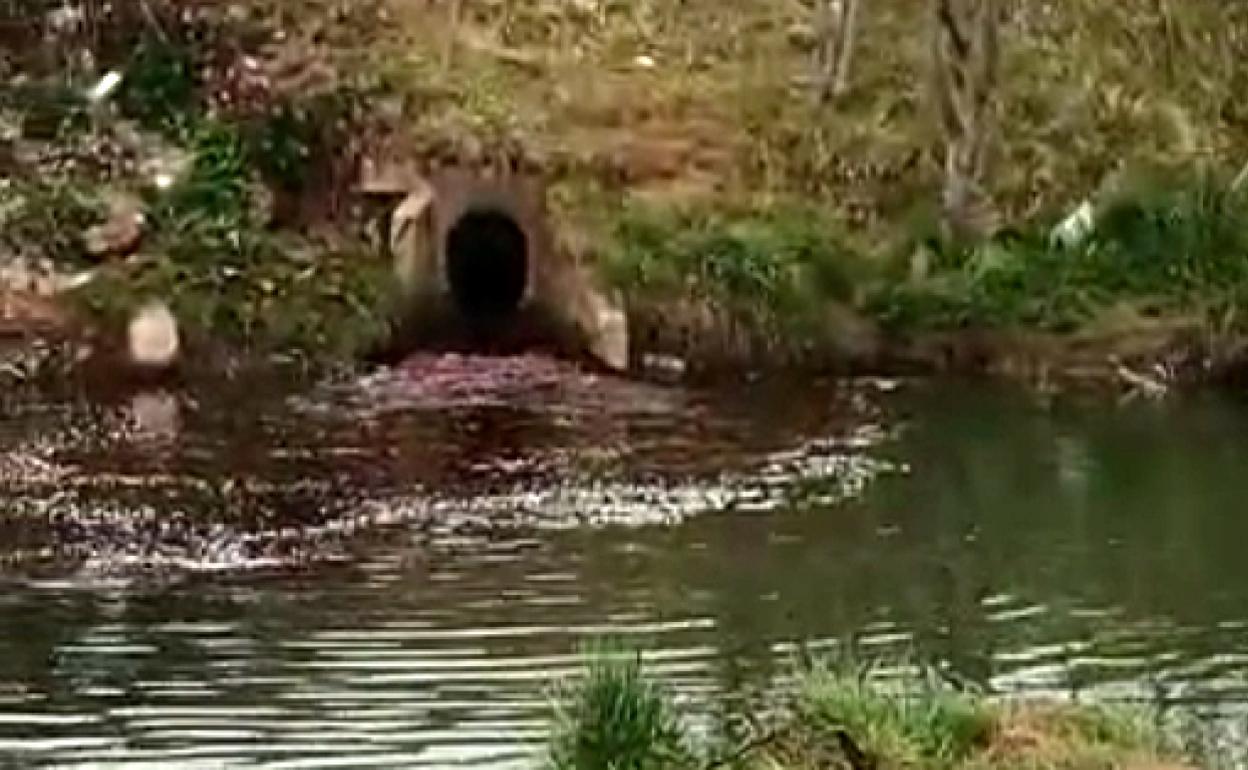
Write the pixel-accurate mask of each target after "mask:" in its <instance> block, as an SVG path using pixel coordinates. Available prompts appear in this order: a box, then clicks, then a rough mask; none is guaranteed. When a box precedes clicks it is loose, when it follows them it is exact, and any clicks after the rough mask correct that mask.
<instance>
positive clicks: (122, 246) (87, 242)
mask: <svg viewBox="0 0 1248 770" xmlns="http://www.w3.org/2000/svg"><path fill="white" fill-rule="evenodd" d="M146 224H147V220H146V217H145V216H144V214H143V207H142V203H140V202H139V201H138V200H136V199H134V198H131V197H130V196H124V195H123V196H115V197H114V198H113V199H112V200H111V201H109V213H108V219H107V220H106V221H104V222H103V223H101V224H98V225H94V226H92V227H89V228H87V231H86V232H85V233H83V237H82V240H83V246H84V247H85V248H86V250H87V253H88V254H90V255H91V256H93V257H95V258H96V259H111V258H116V257H128V256H130V255H131V254H133V253H134V251H135V250H136V249H137V248H138V247H139V243H140V242H141V241H142V240H143V230H144V226H145V225H146Z"/></svg>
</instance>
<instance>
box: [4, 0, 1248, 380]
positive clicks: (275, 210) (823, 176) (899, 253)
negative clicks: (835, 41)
mask: <svg viewBox="0 0 1248 770" xmlns="http://www.w3.org/2000/svg"><path fill="white" fill-rule="evenodd" d="M963 1H964V0H959V2H963ZM976 1H977V2H986V0H976ZM87 5H89V6H91V7H92V8H94V4H93V3H88V4H87ZM860 5H861V7H860V9H859V12H858V16H857V18H858V23H857V26H856V27H855V34H854V35H852V36H850V37H851V38H852V43H853V46H854V49H853V56H852V57H851V59H850V60H849V61H850V62H851V63H850V66H849V67H848V69H847V70H846V72H845V76H844V87H843V88H837V89H835V91H836V93H835V94H832V95H831V97H832V98H822V97H826V96H829V94H828V93H827V92H826V90H825V89H824V88H823V82H824V81H823V79H822V78H823V73H822V72H821V71H820V65H819V59H820V56H821V55H822V54H821V53H820V52H821V51H824V50H826V47H825V46H823V41H822V40H821V35H823V34H825V31H824V30H823V28H822V27H821V26H820V25H821V22H820V19H821V18H822V17H821V16H820V7H821V6H822V3H821V2H813V1H811V2H793V3H787V4H776V3H772V2H766V1H765V0H741V1H740V2H734V3H723V2H719V0H686V2H682V3H679V4H675V3H668V2H659V1H658V0H628V1H627V2H615V1H609V0H585V1H584V2H581V1H578V2H555V0H543V1H542V2H535V3H513V2H503V1H502V0H453V1H451V2H446V3H393V4H392V3H387V2H385V0H373V1H372V2H368V3H344V2H339V1H338V0H268V1H267V2H264V3H251V4H246V5H236V6H228V5H227V6H221V5H219V4H209V3H192V4H189V5H187V4H173V3H163V2H146V3H137V2H136V3H118V4H114V5H113V6H109V7H108V9H107V10H105V11H104V12H102V13H93V14H87V15H86V16H84V17H82V18H80V19H79V20H78V21H76V22H73V23H71V24H70V26H69V27H68V28H67V29H69V30H70V32H72V34H70V33H68V32H67V33H66V34H63V35H60V36H59V37H57V44H56V45H55V46H51V47H49V46H45V45H43V44H42V38H41V37H39V36H37V35H35V36H31V35H29V34H27V36H26V37H25V38H23V37H22V35H21V34H19V33H17V32H13V31H7V32H6V33H5V34H6V38H13V39H6V40H5V44H6V50H9V51H10V52H11V53H10V55H8V56H7V57H6V59H5V63H4V66H5V67H6V69H7V70H9V71H10V72H12V73H16V77H13V78H9V81H10V82H9V85H8V86H7V87H6V88H5V89H4V94H3V99H2V100H0V115H2V117H3V118H4V122H5V126H6V128H5V131H6V136H9V137H10V140H8V143H7V144H6V145H5V147H6V148H8V149H7V150H6V152H7V156H6V157H7V160H6V161H5V162H6V163H7V164H8V165H10V166H11V167H12V168H13V171H14V173H13V174H12V175H11V176H12V181H11V183H10V184H9V185H8V187H7V188H6V190H5V191H4V198H5V200H6V205H5V206H4V207H2V211H0V215H2V216H3V217H4V221H5V223H6V227H5V239H6V242H5V246H6V247H7V249H6V250H7V251H10V252H21V253H23V254H33V255H35V256H39V257H48V258H51V259H52V260H53V261H57V262H63V263H67V264H69V265H71V266H73V267H75V268H81V267H85V266H88V264H89V263H88V262H87V260H86V259H85V258H84V255H83V253H82V247H81V243H80V242H78V240H77V237H76V233H78V232H79V231H80V230H81V229H82V227H83V226H84V225H85V224H86V223H88V222H90V221H98V220H99V218H101V217H102V216H104V215H105V212H106V210H107V208H108V205H107V199H108V197H109V194H110V193H111V192H112V191H113V188H115V187H118V186H120V187H123V188H125V189H126V191H127V192H136V190H134V189H133V188H135V187H136V186H137V187H140V188H142V189H139V190H137V192H139V193H141V195H142V197H143V200H144V202H145V207H146V213H147V214H148V217H149V228H150V231H149V233H148V235H147V237H145V238H144V243H143V248H142V255H141V256H142V257H144V258H140V259H136V260H133V261H132V262H133V264H132V263H131V262H126V263H124V264H121V265H115V264H113V265H109V266H108V267H107V269H106V270H105V271H104V273H105V274H106V275H105V280H102V281H98V282H96V283H94V284H92V287H91V288H88V289H87V290H86V291H85V301H86V304H87V305H88V306H89V307H90V308H92V309H93V310H94V311H95V312H101V313H104V314H105V315H106V316H107V315H114V314H116V312H115V310H116V308H117V307H123V306H129V305H131V304H133V302H135V301H137V300H138V295H147V294H150V293H156V294H163V295H167V296H171V297H172V298H173V299H174V301H175V305H178V306H179V311H180V314H183V312H184V314H185V315H186V316H187V317H188V318H189V319H190V321H191V322H192V324H193V325H195V326H199V327H202V328H203V329H204V330H205V331H207V332H211V333H213V334H218V335H232V336H236V337H238V338H240V339H243V340H249V341H253V342H259V341H265V344H267V345H270V346H276V347H284V346H294V347H302V348H305V349H316V348H326V349H328V350H331V351H333V352H334V353H335V354H350V353H351V352H353V351H356V350H358V349H359V348H360V347H361V345H363V344H365V342H366V341H367V340H369V339H373V338H375V337H376V336H377V335H378V334H380V333H382V332H383V331H384V327H385V321H386V307H387V306H386V297H385V293H386V292H385V283H386V277H385V265H384V259H380V258H378V257H379V252H380V250H381V248H380V244H378V243H377V242H376V240H370V239H369V238H368V237H366V233H367V228H366V225H367V224H368V221H369V216H370V212H369V211H368V208H367V206H366V202H365V201H364V200H363V199H361V198H360V197H359V196H358V195H354V194H353V184H354V182H355V180H356V172H357V170H358V164H359V161H360V159H361V158H363V157H366V156H370V155H377V156H382V157H389V156H394V157H400V158H413V159H416V160H417V161H418V162H419V163H420V164H422V165H424V166H426V167H430V166H436V165H437V164H439V163H463V164H468V165H475V166H483V167H496V168H497V167H506V168H510V169H514V168H516V167H522V168H526V169H536V170H539V171H540V172H541V173H542V174H543V175H544V176H545V177H546V178H547V179H548V180H549V181H550V182H551V184H552V189H551V196H550V204H551V208H552V211H553V212H554V216H555V218H556V220H557V223H558V226H559V228H560V229H561V230H562V231H563V235H565V236H566V240H567V241H568V242H569V243H574V244H588V246H583V247H582V248H580V249H579V251H583V252H584V253H583V254H581V256H583V257H585V258H586V259H590V260H593V261H595V262H596V264H598V265H599V266H601V268H602V270H603V274H604V276H605V277H606V278H607V279H608V280H610V281H612V282H613V283H614V284H615V285H617V286H619V287H620V288H622V289H624V290H625V292H626V294H627V295H628V297H629V300H630V304H632V305H634V306H635V307H638V308H640V312H639V316H640V317H641V318H642V319H643V323H642V329H641V330H642V331H643V332H644V331H646V330H647V329H646V328H645V327H646V324H645V323H644V319H645V318H647V317H658V316H666V317H667V318H676V319H679V320H683V321H685V322H686V323H684V324H683V326H685V327H687V328H688V329H689V330H690V331H689V333H688V334H685V335H684V337H685V338H687V339H686V340H685V341H684V342H681V341H679V340H677V341H675V342H673V343H672V345H671V346H673V347H676V348H678V349H679V348H681V347H684V348H687V349H688V352H696V350H698V345H697V344H695V343H696V339H697V338H714V337H717V336H718V337H720V338H725V339H721V340H720V342H721V343H722V344H721V345H720V347H721V348H724V349H726V350H727V352H728V353H729V354H732V353H733V351H734V350H735V351H736V352H737V353H743V354H747V355H749V356H751V357H755V354H757V353H759V352H760V351H761V352H762V353H764V354H766V353H772V354H776V355H773V356H772V357H773V358H778V359H782V360H810V359H814V360H816V361H823V360H824V359H826V358H829V357H830V358H836V357H837V356H840V355H843V354H845V351H847V350H848V351H850V353H851V354H852V355H853V356H859V357H867V358H870V357H871V354H872V353H873V351H875V350H876V348H878V342H872V340H878V336H879V335H878V333H875V334H868V333H866V332H864V331H863V329H864V328H866V327H878V329H882V330H883V331H884V332H886V333H887V334H888V335H891V337H892V338H894V339H895V338H906V337H913V336H916V335H917V336H922V335H924V334H929V333H932V332H944V331H949V330H960V329H967V328H971V329H980V330H982V329H989V330H991V329H1003V330H1011V329H1023V330H1033V331H1042V332H1051V333H1069V332H1072V331H1084V330H1088V329H1095V328H1097V326H1098V324H1100V323H1101V322H1102V319H1103V318H1104V317H1105V316H1107V315H1108V316H1112V317H1114V318H1122V317H1126V316H1130V315H1134V316H1137V317H1139V318H1142V319H1150V318H1155V317H1182V318H1190V319H1192V320H1193V321H1194V322H1195V323H1198V324H1204V325H1207V327H1208V328H1209V330H1211V331H1213V332H1217V333H1223V332H1226V333H1230V334H1238V333H1241V332H1242V329H1241V325H1242V324H1241V321H1240V318H1241V317H1242V315H1243V314H1242V313H1241V312H1240V308H1241V306H1242V302H1243V299H1242V296H1243V294H1244V292H1243V289H1242V288H1241V287H1242V286H1243V279H1242V276H1241V274H1240V273H1241V271H1240V270H1239V268H1238V264H1239V263H1241V262H1243V261H1244V259H1243V258H1244V257H1245V256H1246V255H1245V253H1244V252H1245V247H1244V243H1243V239H1242V238H1241V237H1240V236H1239V235H1238V234H1239V233H1242V231H1243V229H1244V217H1245V213H1244V210H1245V209H1244V207H1245V203H1244V197H1245V196H1244V188H1245V186H1246V185H1245V184H1244V181H1243V180H1244V176H1245V175H1244V174H1242V173H1240V169H1243V168H1244V162H1245V161H1246V160H1248V107H1246V106H1245V105H1244V104H1243V103H1242V100H1240V99H1238V98H1237V95H1238V94H1239V93H1242V92H1243V90H1244V87H1245V86H1248V82H1245V77H1248V76H1246V75H1245V73H1244V71H1243V68H1242V67H1239V66H1237V62H1239V61H1242V60H1244V58H1245V57H1246V56H1248V14H1246V12H1245V11H1244V10H1243V9H1240V8H1238V7H1235V6H1234V4H1232V5H1229V6H1228V5H1227V4H1226V3H1222V2H1217V0H1193V1H1192V2H1185V3H1174V2H1161V3H1156V2H1151V1H1150V2H1145V1H1144V0H1133V1H1132V2H1127V3H1111V4H1106V3H1101V2H1096V1H1095V0H1074V2H1069V3H1062V4H1057V5H1055V4H1048V3H1038V4H1037V3H1027V4H1003V5H1002V6H1001V8H1002V9H1003V16H1002V19H1003V21H1002V26H1001V29H1000V43H1001V50H1002V57H1001V62H1000V76H999V83H998V85H997V86H996V88H995V90H994V91H993V92H992V94H991V97H992V103H993V111H992V114H991V118H992V123H993V125H994V126H995V127H996V128H995V135H994V137H993V138H994V141H993V142H992V143H991V148H992V152H991V153H990V154H989V156H988V158H987V164H986V171H985V175H984V179H983V184H984V192H985V195H986V197H987V199H988V200H989V201H990V203H991V209H992V211H991V214H992V217H991V223H992V226H991V227H990V228H989V231H988V232H987V233H986V234H985V237H982V238H976V239H974V240H971V241H969V242H964V241H957V240H953V239H951V238H949V237H948V236H947V235H946V234H945V232H944V231H943V230H942V229H941V228H940V227H939V226H938V224H939V222H940V219H941V211H940V200H941V185H942V178H943V174H944V166H945V164H944V154H945V151H946V148H945V146H944V144H943V141H942V138H941V137H942V132H941V128H940V126H941V120H940V117H939V112H938V109H937V107H938V106H939V104H940V103H941V102H940V100H939V99H937V98H935V95H934V94H933V90H934V88H936V86H935V85H934V81H933V60H932V39H933V38H932V35H933V25H934V23H935V21H934V19H935V14H934V13H933V7H934V4H933V3H932V2H928V1H927V0H869V1H864V2H861V3H860ZM145 8H146V9H148V11H150V12H145V11H144V9H145ZM4 13H5V14H7V16H6V18H5V21H6V24H5V25H4V28H5V30H17V29H19V28H23V27H22V23H24V22H35V21H38V22H40V24H44V23H45V22H46V23H51V22H49V21H48V20H49V19H54V18H57V17H55V13H56V8H54V7H53V4H50V3H45V2H42V1H41V0H24V1H23V2H19V3H13V4H10V5H9V6H6V9H5V11H4ZM71 21H72V20H71ZM58 23H60V22H58ZM66 23H68V22H66ZM40 24H33V23H32V24H27V25H26V26H27V27H29V28H30V29H36V28H38V27H39V26H40ZM83 51H88V52H90V56H89V57H84V56H83V55H82V53H83ZM84 59H85V61H84ZM110 69H114V70H117V71H118V72H120V73H121V74H122V76H123V80H122V87H121V88H120V89H119V91H118V92H117V94H116V95H115V97H114V98H112V99H111V100H109V102H108V104H107V105H106V106H107V109H105V110H103V115H102V114H101V110H100V108H99V106H98V105H93V104H92V103H90V102H89V101H88V100H86V99H85V98H84V94H86V93H87V92H88V91H89V89H90V88H91V86H92V85H93V84H95V83H96V82H98V79H99V78H100V76H101V75H102V74H103V73H105V72H107V71H109V70H110ZM132 127H137V128H138V130H139V131H140V132H141V133H140V136H139V140H138V141H137V142H136V141H134V137H133V131H131V130H130V129H131V128H132ZM14 137H16V138H14ZM157 138H159V140H160V141H161V142H163V143H164V144H166V145H168V147H169V148H171V149H176V150H180V151H181V152H182V153H183V154H185V155H189V156H190V157H191V158H192V160H191V162H190V172H189V174H187V175H186V176H185V177H182V178H181V179H180V181H179V182H178V183H177V184H176V185H175V186H174V188H173V189H170V190H153V189H150V187H151V184H150V179H148V178H145V177H144V176H143V174H142V173H140V169H138V168H132V167H130V166H127V165H126V163H127V159H129V161H133V160H134V158H133V157H132V156H134V155H135V154H136V151H135V145H136V144H138V145H140V146H150V145H151V144H152V143H153V142H154V141H156V139H157ZM140 154H141V153H140ZM132 165H133V164H132ZM30 201H41V202H40V203H30ZM42 201H52V202H54V203H55V205H52V206H49V205H44V204H43V203H42ZM1084 201H1089V202H1091V203H1093V204H1095V217H1094V226H1093V228H1092V229H1091V231H1090V232H1089V233H1087V237H1085V238H1082V239H1076V242H1071V243H1068V244H1062V243H1056V242H1055V241H1054V239H1053V238H1052V237H1051V231H1052V228H1053V227H1054V226H1055V225H1056V224H1058V223H1059V222H1061V221H1062V220H1063V219H1064V218H1065V217H1066V216H1067V215H1068V214H1069V213H1070V212H1071V211H1074V210H1075V209H1076V208H1077V207H1078V206H1079V205H1080V204H1081V203H1082V202H1084ZM655 307H666V308H668V309H669V310H671V311H672V312H667V313H652V312H649V309H651V308H655ZM183 308H184V310H183ZM847 325H848V326H849V327H852V330H851V331H850V332H846V327H847ZM651 326H654V324H651ZM878 329H877V332H878ZM338 330H346V331H345V333H344V334H342V335H340V334H339V333H338ZM642 336H643V339H644V337H645V335H644V334H643V335H642ZM690 340H693V341H692V342H691V341H690ZM812 351H813V352H815V353H817V352H819V351H822V352H824V353H830V355H829V356H822V357H821V356H819V355H815V354H813V353H812ZM678 352H679V350H678ZM729 357H732V356H731V355H729ZM762 357H764V358H766V357H767V356H766V355H764V356H762Z"/></svg>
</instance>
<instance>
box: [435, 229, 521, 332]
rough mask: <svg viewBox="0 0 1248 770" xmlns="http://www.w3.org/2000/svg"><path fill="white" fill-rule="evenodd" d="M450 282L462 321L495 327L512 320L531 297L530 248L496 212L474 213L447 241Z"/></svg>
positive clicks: (448, 279)
mask: <svg viewBox="0 0 1248 770" xmlns="http://www.w3.org/2000/svg"><path fill="white" fill-rule="evenodd" d="M445 255H446V281H447V285H448V287H449V288H450V293H451V298H452V299H453V300H454V303H455V307H456V309H457V310H458V311H459V313H460V315H461V316H462V317H463V318H464V319H465V320H466V321H468V322H470V323H472V322H486V323H492V322H497V321H501V320H504V319H506V318H508V317H510V316H511V315H513V314H514V313H515V312H516V311H517V310H518V309H519V308H520V306H521V305H522V304H523V302H524V299H525V296H526V294H527V293H528V289H529V287H528V282H529V259H530V255H529V243H528V238H527V236H526V235H525V232H524V230H523V228H521V227H520V225H519V224H518V223H517V222H516V221H515V220H514V219H513V218H512V217H511V216H509V215H508V214H507V213H505V212H503V211H500V210H497V209H470V210H469V211H467V212H465V213H464V214H463V215H462V216H460V217H459V219H458V220H456V221H455V223H454V224H453V225H452V226H451V228H450V230H449V231H448V232H447V236H446V248H445Z"/></svg>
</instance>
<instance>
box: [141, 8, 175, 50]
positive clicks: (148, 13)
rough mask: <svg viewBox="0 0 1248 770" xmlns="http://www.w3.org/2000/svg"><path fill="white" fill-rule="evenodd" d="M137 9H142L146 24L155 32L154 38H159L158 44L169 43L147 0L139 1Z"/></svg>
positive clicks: (166, 33) (166, 34)
mask: <svg viewBox="0 0 1248 770" xmlns="http://www.w3.org/2000/svg"><path fill="white" fill-rule="evenodd" d="M139 7H140V8H142V9H143V16H144V17H145V18H146V19H147V23H148V24H149V25H150V26H151V28H152V30H153V31H155V32H156V36H157V37H159V38H160V42H162V43H168V42H169V33H168V32H166V31H165V27H164V25H163V24H161V23H160V17H158V16H157V15H156V12H155V11H153V10H152V5H151V3H149V2H148V1H147V0H140V2H139Z"/></svg>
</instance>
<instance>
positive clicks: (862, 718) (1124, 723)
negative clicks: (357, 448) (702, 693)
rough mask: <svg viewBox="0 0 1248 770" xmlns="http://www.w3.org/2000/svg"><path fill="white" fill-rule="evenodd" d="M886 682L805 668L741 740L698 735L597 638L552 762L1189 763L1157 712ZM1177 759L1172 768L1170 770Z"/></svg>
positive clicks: (750, 765)
mask: <svg viewBox="0 0 1248 770" xmlns="http://www.w3.org/2000/svg"><path fill="white" fill-rule="evenodd" d="M899 670H900V671H902V672H908V673H902V674H900V675H897V676H894V677H892V678H889V679H883V678H881V677H880V676H878V674H879V673H880V671H881V670H879V669H876V668H873V667H871V666H862V665H855V664H852V663H847V662H845V661H835V662H818V663H815V664H812V665H810V666H809V667H807V668H806V669H804V670H803V671H802V672H801V673H800V675H799V677H798V680H797V687H796V689H795V691H794V692H793V693H791V694H789V695H784V696H779V697H780V706H779V708H776V709H772V710H771V713H769V714H767V715H766V716H762V717H752V718H750V719H749V720H747V721H748V722H749V723H750V724H752V725H755V728H754V729H755V730H756V732H757V734H756V735H755V736H754V737H753V738H747V739H744V740H742V739H741V738H740V737H737V738H734V739H732V740H734V741H737V742H736V743H733V744H732V745H725V743H724V740H725V739H720V740H719V741H717V742H714V743H711V742H708V741H706V740H704V741H695V740H694V739H692V738H691V737H689V731H688V725H687V724H686V723H684V722H682V721H681V720H680V719H679V718H678V716H677V715H678V709H677V707H676V705H675V704H674V701H673V700H672V698H671V696H670V695H669V694H668V693H667V692H666V691H665V690H664V689H663V688H662V687H661V685H659V684H656V683H655V682H654V681H653V680H651V679H649V678H648V677H647V676H646V674H645V671H644V669H643V666H642V664H641V659H640V656H639V655H638V654H637V653H635V652H627V651H625V650H623V649H622V648H620V647H618V646H615V645H611V644H603V643H599V644H598V645H595V646H591V647H590V648H589V651H588V653H587V662H586V668H585V671H584V673H583V675H582V676H581V677H580V678H578V679H575V680H572V681H570V682H567V683H565V684H564V685H563V686H562V687H561V688H560V689H559V691H558V693H557V698H556V705H555V711H554V717H553V719H552V727H551V730H552V732H551V738H550V743H549V748H548V755H547V762H546V765H547V766H548V767H551V768H555V769H556V770H607V769H610V770H660V769H663V770H669V769H670V770H692V769H694V768H698V769H701V768H721V767H722V768H735V770H815V769H816V768H820V769H822V768H837V769H838V770H839V769H841V768H844V769H845V770H862V768H877V769H878V770H886V769H891V768H898V769H900V768H906V769H908V770H1097V769H1098V768H1099V769H1103V770H1131V769H1133V768H1139V770H1143V769H1144V768H1154V769H1156V768H1161V767H1166V768H1176V769H1177V768H1182V767H1186V766H1185V765H1183V764H1179V763H1178V762H1177V757H1178V756H1179V754H1178V752H1176V751H1175V748H1174V746H1173V745H1172V742H1171V741H1170V740H1169V739H1168V735H1167V733H1166V732H1165V731H1164V730H1163V729H1162V728H1160V727H1159V726H1158V722H1157V719H1156V714H1155V713H1154V712H1150V711H1147V710H1143V709H1136V708H1132V707H1123V706H1110V705H1096V704H1088V705H1079V704H1050V703H1037V702H1026V701H1003V700H997V699H992V698H989V697H987V696H985V695H984V694H982V693H978V692H968V691H963V690H959V689H955V688H953V687H952V686H951V685H950V684H949V683H948V682H946V681H945V680H944V679H943V678H941V677H939V676H937V675H936V674H934V673H933V672H931V671H930V670H925V671H922V672H921V673H914V671H915V669H913V668H903V669H899ZM1165 762H1170V764H1165Z"/></svg>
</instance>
